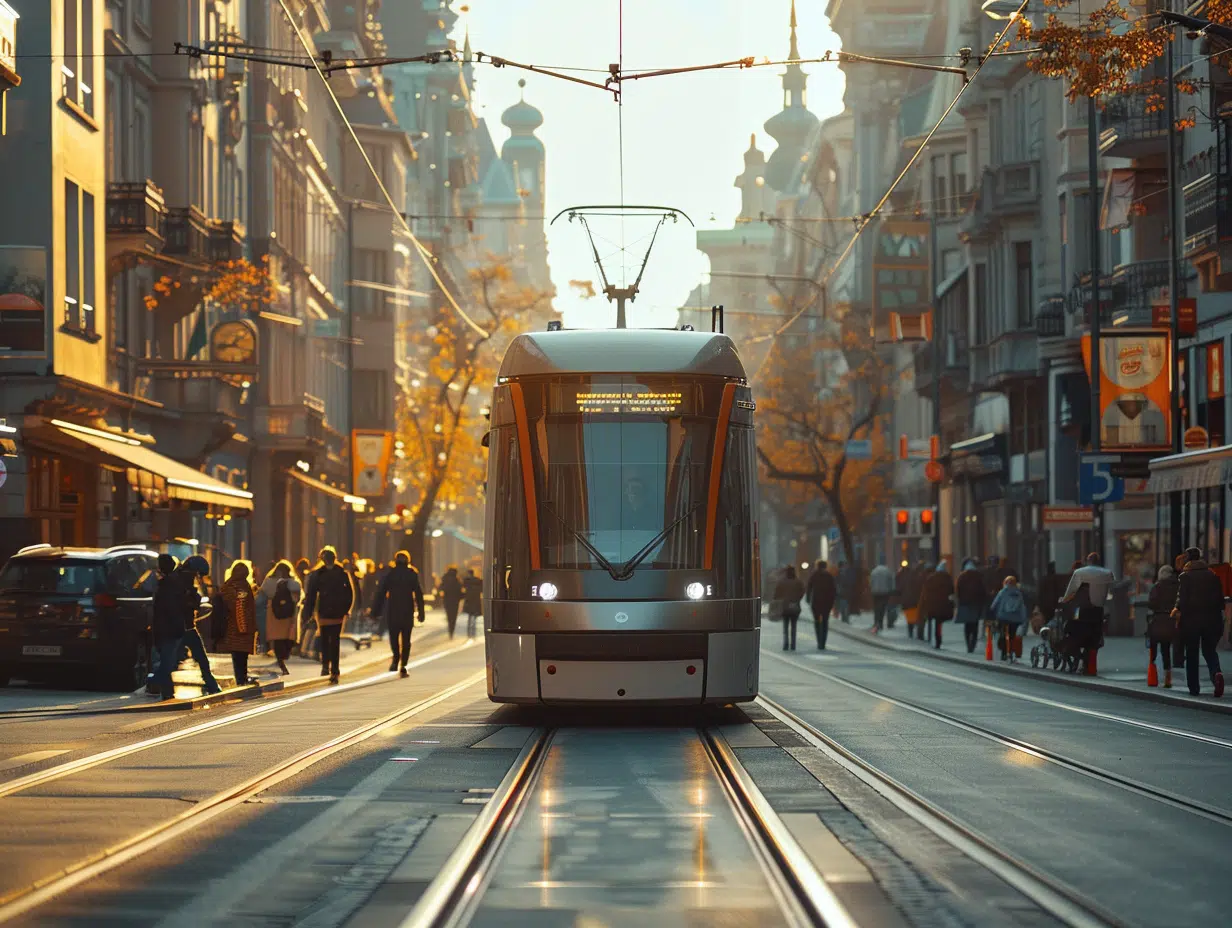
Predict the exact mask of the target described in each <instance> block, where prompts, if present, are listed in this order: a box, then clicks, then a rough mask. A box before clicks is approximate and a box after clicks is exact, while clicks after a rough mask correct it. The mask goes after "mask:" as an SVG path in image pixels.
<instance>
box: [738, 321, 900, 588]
mask: <svg viewBox="0 0 1232 928" xmlns="http://www.w3.org/2000/svg"><path fill="white" fill-rule="evenodd" d="M772 351H773V354H772V355H771V357H770V358H769V361H768V363H767V365H766V369H767V370H768V371H770V372H772V373H770V374H769V375H768V376H767V377H766V378H765V379H764V380H763V382H762V383H761V385H760V387H759V389H758V416H759V428H758V436H759V437H758V443H757V456H758V459H759V460H760V461H761V466H762V476H763V479H764V480H766V481H767V482H768V483H769V484H770V485H771V492H772V493H773V492H775V491H778V492H779V493H781V494H783V495H784V496H785V497H786V499H787V500H788V501H795V502H797V503H804V502H807V501H812V500H816V499H817V498H818V497H820V498H821V500H822V501H823V502H824V503H825V505H826V507H827V509H828V510H829V512H830V515H831V517H832V518H833V519H834V525H835V527H836V528H837V529H838V533H839V537H840V538H841V539H842V545H843V550H844V552H845V553H846V555H847V560H848V561H849V562H852V563H854V561H855V540H854V539H855V535H856V533H857V531H858V530H859V529H860V527H861V526H862V525H863V524H864V523H865V522H866V521H867V520H868V519H869V518H871V517H873V516H875V515H876V514H877V513H879V512H880V511H882V510H883V509H884V508H885V506H886V504H887V503H888V502H889V500H890V495H891V485H892V478H893V462H892V459H891V456H890V454H889V449H888V447H887V444H886V435H885V428H886V421H885V420H886V418H887V417H888V415H889V413H890V407H891V405H892V401H893V399H892V395H891V393H892V383H893V380H894V370H893V367H892V364H891V361H890V359H889V358H887V357H886V356H885V355H884V354H883V353H881V352H879V351H878V350H877V349H876V346H875V345H874V344H873V341H872V338H871V337H870V335H869V333H868V331H867V329H865V328H863V327H862V326H859V325H851V326H845V327H843V328H842V329H841V330H840V328H839V326H838V325H835V324H832V325H831V327H830V329H829V331H827V332H822V333H816V332H814V333H810V334H809V336H808V337H807V338H805V337H793V336H786V337H784V338H780V339H778V340H777V341H776V342H775V345H774V348H773V349H772ZM858 439H868V440H871V442H872V446H873V453H872V458H871V459H870V460H858V459H855V458H852V457H850V456H849V455H848V453H847V449H848V443H849V442H850V441H853V440H858Z"/></svg>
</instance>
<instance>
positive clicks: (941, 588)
mask: <svg viewBox="0 0 1232 928" xmlns="http://www.w3.org/2000/svg"><path fill="white" fill-rule="evenodd" d="M953 595H954V578H953V577H951V576H950V571H949V569H948V568H947V567H946V563H945V561H942V562H941V563H940V564H938V565H937V569H936V570H934V571H932V572H930V573H929V575H928V576H927V577H926V578H925V579H924V585H923V586H922V587H921V589H920V622H921V624H923V623H924V622H926V621H928V620H930V619H931V620H932V622H933V638H934V642H935V643H934V644H933V647H934V648H940V647H941V623H942V622H948V621H949V620H950V619H951V618H953V616H954V601H953V599H952V597H953Z"/></svg>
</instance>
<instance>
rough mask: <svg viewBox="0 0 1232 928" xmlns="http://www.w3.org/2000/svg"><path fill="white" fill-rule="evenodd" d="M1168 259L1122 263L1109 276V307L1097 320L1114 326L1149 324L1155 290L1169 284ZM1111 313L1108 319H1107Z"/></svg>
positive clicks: (1156, 293)
mask: <svg viewBox="0 0 1232 928" xmlns="http://www.w3.org/2000/svg"><path fill="white" fill-rule="evenodd" d="M1168 281H1169V276H1168V262H1167V261H1166V260H1162V261H1135V262H1133V263H1132V264H1122V265H1121V266H1120V267H1118V268H1116V269H1115V270H1113V272H1112V275H1111V276H1110V277H1109V283H1111V285H1112V306H1111V308H1110V310H1105V314H1106V315H1105V316H1103V317H1101V319H1100V321H1101V323H1103V322H1105V321H1106V322H1109V323H1111V324H1113V325H1150V324H1151V306H1152V304H1153V303H1154V302H1155V297H1156V296H1158V291H1159V290H1161V289H1166V288H1167V286H1168ZM1109 316H1110V318H1109Z"/></svg>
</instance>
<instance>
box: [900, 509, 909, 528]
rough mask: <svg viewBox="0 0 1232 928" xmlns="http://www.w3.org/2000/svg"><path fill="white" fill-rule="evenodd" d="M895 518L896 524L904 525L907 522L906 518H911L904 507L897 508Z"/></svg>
mask: <svg viewBox="0 0 1232 928" xmlns="http://www.w3.org/2000/svg"><path fill="white" fill-rule="evenodd" d="M897 518H898V524H899V525H906V524H907V520H908V519H910V518H911V514H910V513H909V512H907V510H906V509H900V510H898V516H897Z"/></svg>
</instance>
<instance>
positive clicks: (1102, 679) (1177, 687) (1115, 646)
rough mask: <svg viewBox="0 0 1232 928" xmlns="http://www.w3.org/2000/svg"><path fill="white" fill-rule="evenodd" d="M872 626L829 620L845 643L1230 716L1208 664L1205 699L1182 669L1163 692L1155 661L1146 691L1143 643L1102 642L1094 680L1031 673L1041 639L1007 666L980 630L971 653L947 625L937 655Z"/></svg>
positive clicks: (857, 619) (927, 645) (899, 627)
mask: <svg viewBox="0 0 1232 928" xmlns="http://www.w3.org/2000/svg"><path fill="white" fill-rule="evenodd" d="M872 624H873V618H872V614H871V613H862V614H860V615H855V614H853V615H852V616H851V624H850V625H844V624H843V623H841V622H839V621H838V620H837V619H834V618H832V619H831V620H830V632H831V634H832V635H833V634H838V635H840V636H842V637H844V638H850V639H852V640H854V641H861V642H864V643H865V644H870V645H872V646H874V647H877V648H881V649H883V650H887V651H894V652H896V653H899V654H908V653H911V654H921V655H926V656H928V657H932V658H935V659H937V660H942V661H949V662H951V663H956V664H966V665H968V666H974V667H980V668H983V669H984V670H990V671H993V672H994V673H1008V674H1017V675H1019V676H1028V677H1031V678H1033V679H1039V680H1045V681H1048V682H1050V683H1059V684H1061V685H1064V686H1078V687H1082V688H1085V689H1091V690H1099V691H1102V692H1105V693H1115V694H1117V695H1119V696H1128V697H1131V698H1134V699H1144V700H1149V701H1151V702H1159V703H1165V704H1167V705H1177V706H1185V707H1186V708H1189V709H1201V710H1203V711H1206V712H1220V713H1225V714H1232V698H1229V697H1228V696H1225V698H1224V699H1221V700H1217V699H1214V698H1212V696H1211V683H1210V680H1209V679H1208V678H1207V673H1206V665H1205V664H1203V665H1202V690H1203V695H1201V696H1198V697H1194V696H1190V695H1189V691H1188V690H1187V689H1186V687H1185V671H1184V668H1183V667H1182V668H1180V669H1179V671H1178V670H1177V669H1173V671H1172V678H1173V688H1172V689H1170V690H1169V689H1164V688H1163V685H1162V684H1163V663H1162V662H1161V661H1158V660H1157V661H1156V666H1158V667H1159V671H1160V673H1159V676H1160V686H1158V687H1148V686H1147V685H1146V667H1147V657H1148V654H1147V650H1146V639H1145V638H1140V637H1134V638H1111V637H1106V638H1105V639H1104V646H1103V647H1102V648H1100V651H1099V674H1098V676H1095V677H1087V676H1083V675H1081V674H1072V673H1065V672H1063V671H1059V670H1052V669H1043V668H1040V669H1036V668H1033V667H1032V666H1031V657H1030V656H1031V648H1032V647H1034V646H1035V645H1037V644H1039V640H1040V639H1039V636H1038V635H1033V634H1028V635H1027V637H1025V638H1024V639H1023V647H1022V654H1023V659H1022V661H1021V662H1019V663H1016V664H1008V663H1003V662H1002V661H1001V660H999V659H997V657H996V655H995V653H994V659H993V660H991V661H988V660H985V658H984V653H985V651H984V637H983V632H982V631H981V634H980V641H979V644H978V645H977V646H976V649H975V652H974V653H972V654H968V653H967V648H966V645H965V644H964V642H963V635H962V627H961V626H956V625H954V623H953V622H946V623H945V628H944V629H943V631H942V645H941V649H940V650H936V649H935V648H934V647H933V644H932V642H931V641H919V640H918V639H915V638H911V639H908V638H907V627H908V626H907V625H906V624H905V623H904V622H903V621H902V620H901V619H900V620H899V621H898V623H897V624H896V625H895V626H894V628H892V629H886V630H884V631H883V632H882V633H881V634H880V635H874V634H872V633H871V632H870V631H869V627H870V626H871V625H872ZM1226 653H1227V652H1220V657H1221V658H1224V655H1225V654H1226ZM1229 671H1232V667H1225V673H1227V672H1229Z"/></svg>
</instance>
